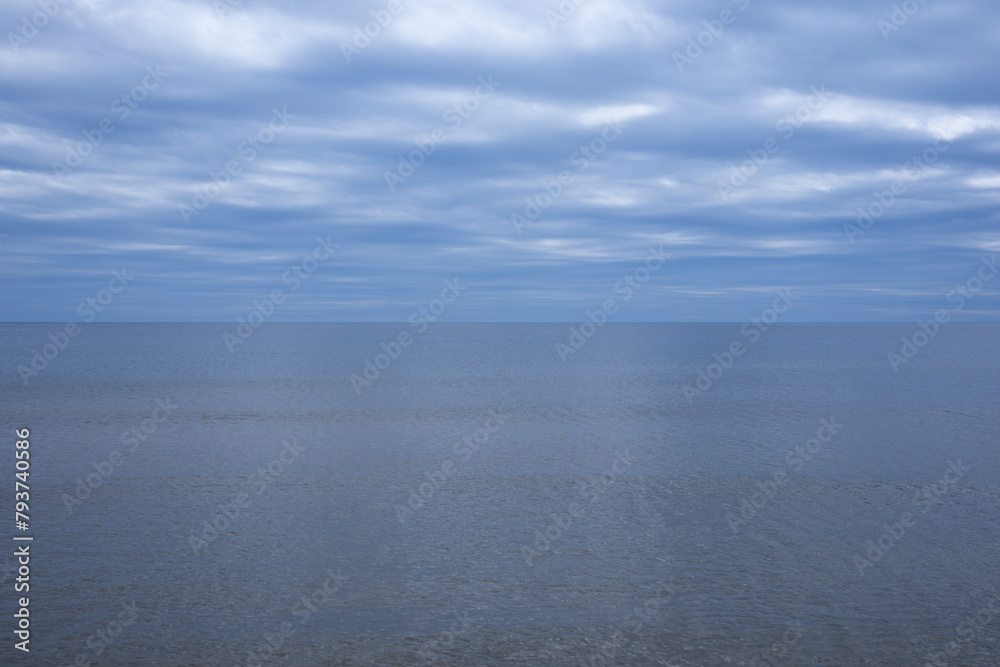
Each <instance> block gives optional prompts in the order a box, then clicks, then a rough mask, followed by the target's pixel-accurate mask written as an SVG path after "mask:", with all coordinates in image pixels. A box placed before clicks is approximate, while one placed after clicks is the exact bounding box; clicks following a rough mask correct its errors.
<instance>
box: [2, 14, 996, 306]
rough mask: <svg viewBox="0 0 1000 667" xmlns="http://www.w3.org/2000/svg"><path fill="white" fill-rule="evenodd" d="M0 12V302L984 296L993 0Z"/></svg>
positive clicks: (851, 302) (701, 302) (801, 302)
mask: <svg viewBox="0 0 1000 667" xmlns="http://www.w3.org/2000/svg"><path fill="white" fill-rule="evenodd" d="M0 28H3V36H4V37H3V43H2V44H0V100H2V102H0V103H2V112H0V146H2V149H0V187H2V195H0V280H2V282H3V284H4V285H5V287H6V289H4V290H3V291H2V294H0V320H2V321H51V322H69V321H77V320H81V318H82V317H83V315H84V314H85V315H86V317H87V318H91V319H95V320H96V321H106V322H116V321H152V322H160V321H221V322H232V321H235V320H237V319H238V318H239V317H246V316H247V314H248V313H249V312H251V311H252V310H255V309H256V310H259V311H260V312H263V313H264V314H265V315H266V316H267V318H268V319H270V320H272V321H309V322H313V321H315V322H351V321H359V322H367V321H405V320H407V318H408V317H409V316H410V315H411V313H413V312H414V311H415V310H416V309H419V308H420V307H428V306H429V304H433V303H434V302H435V300H436V299H440V298H441V296H442V293H443V292H446V291H447V290H449V289H450V288H449V287H448V286H447V284H446V282H445V281H451V282H450V284H451V285H457V286H458V288H457V289H455V290H453V292H448V293H447V294H448V299H450V300H451V302H450V303H448V304H447V305H446V307H445V308H444V310H443V312H442V313H441V314H440V315H439V319H440V320H442V321H505V322H506V321H567V322H573V321H582V320H583V319H584V318H585V317H586V313H587V312H588V311H591V312H593V311H594V309H597V308H601V307H602V304H604V303H606V302H607V301H608V300H609V299H610V300H613V301H614V303H615V306H616V309H615V312H614V313H613V314H612V315H611V316H610V319H611V320H612V321H622V322H627V321H655V322H690V321H733V322H739V321H745V320H747V319H748V318H750V317H752V316H755V315H759V314H760V312H761V310H762V309H763V308H766V307H767V306H769V305H770V304H771V303H772V302H773V301H774V299H775V298H776V297H775V294H776V291H777V290H779V289H790V290H791V291H792V292H791V293H793V294H795V295H796V299H795V301H794V307H792V308H791V309H789V310H788V312H787V313H786V314H783V315H782V317H783V319H785V320H787V321H799V322H813V321H861V322H869V321H872V322H874V321H898V322H908V321H912V322H915V321H917V320H918V319H926V318H927V317H929V316H930V315H931V314H932V313H934V312H935V311H936V310H939V309H942V308H944V309H949V308H954V307H955V306H954V301H949V300H948V296H949V293H951V292H952V290H955V289H956V286H965V288H966V289H967V290H968V289H970V288H978V289H976V290H975V291H973V292H971V293H970V294H971V295H972V296H974V297H975V298H969V299H965V301H966V303H965V304H964V306H963V308H962V309H961V311H962V312H961V313H957V314H956V318H955V319H957V320H960V321H970V322H974V321H997V320H998V315H1000V303H998V300H997V287H998V286H1000V280H998V281H996V282H990V281H989V280H988V279H987V280H983V281H982V282H976V281H977V280H978V279H976V278H975V277H976V276H977V274H978V275H980V276H984V275H987V274H989V273H990V270H986V271H985V272H984V271H981V270H980V267H984V266H987V264H988V263H989V262H990V261H991V258H993V257H994V255H995V254H997V253H1000V224H998V223H1000V212H998V211H1000V208H998V203H1000V161H998V157H1000V80H998V77H997V74H996V65H997V63H998V62H1000V7H998V6H997V5H996V4H995V2H992V0H982V1H980V2H969V1H963V0H955V1H952V0H949V1H948V2H945V0H925V2H923V3H922V4H921V2H920V1H919V0H907V2H903V3H895V4H893V3H891V2H884V3H881V2H870V1H865V2H860V1H858V2H852V1H845V2H816V3H802V2H797V1H796V2H792V1H791V0H777V1H774V2H767V3H765V2H762V1H760V0H736V1H732V0H719V1H716V2H694V1H687V0H678V1H664V2H644V1H641V0H615V1H604V0H576V1H575V2H574V0H563V2H562V3H560V2H557V1H556V0H548V1H546V0H530V1H529V0H525V1H521V0H505V1H504V2H476V3H445V2H439V1H437V0H370V1H365V2H355V1H351V0H348V1H342V2H336V3H329V2H319V1H316V2H308V1H305V2H299V1H296V2H292V1H291V0H287V1H280V0H260V1H256V0H216V1H215V2H214V4H213V2H212V1H210V0H197V1H173V0H162V1H156V0H150V1H147V2H134V1H127V2H126V1H124V0H35V1H24V2H22V1H19V0H18V1H11V0H8V1H7V2H4V3H3V5H2V7H0ZM984 258H985V259H984ZM116 272H117V273H116ZM994 273H995V271H994ZM116 276H117V277H116ZM970 280H972V281H973V282H972V283H970V282H969V281H970ZM456 281H457V282H456ZM626 297H628V298H626ZM88 299H90V300H92V301H88ZM95 303H96V305H95ZM442 303H443V302H442Z"/></svg>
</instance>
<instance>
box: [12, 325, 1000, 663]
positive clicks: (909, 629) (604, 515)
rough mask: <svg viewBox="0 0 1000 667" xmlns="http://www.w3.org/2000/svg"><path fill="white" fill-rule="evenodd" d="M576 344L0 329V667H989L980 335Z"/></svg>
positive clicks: (310, 328)
mask: <svg viewBox="0 0 1000 667" xmlns="http://www.w3.org/2000/svg"><path fill="white" fill-rule="evenodd" d="M568 326H569V325H566V324H453V325H444V324H442V325H437V326H434V325H432V326H430V327H428V328H427V330H426V331H425V332H424V333H419V332H418V331H417V329H416V328H414V327H410V326H409V325H407V324H367V325H361V324H358V325H321V324H304V325H300V324H273V323H268V324H265V325H264V326H262V327H261V328H260V329H258V330H255V331H254V333H253V335H252V336H251V337H250V338H248V339H247V340H246V341H245V342H243V343H242V344H240V345H237V346H236V347H235V350H234V352H232V353H231V352H230V351H229V349H227V346H226V345H225V343H224V342H223V338H222V335H223V333H224V332H227V331H228V332H232V331H234V329H235V326H234V325H222V324H219V325H213V324H204V325H198V324H195V325H191V324H184V325H181V324H103V325H98V324H91V325H83V326H82V330H81V333H80V335H79V336H77V337H75V338H73V339H72V340H71V341H69V344H68V345H67V347H66V349H64V350H61V351H60V352H59V353H58V356H56V357H55V358H54V359H52V360H51V361H49V362H48V365H47V366H46V367H45V368H44V369H42V370H41V371H40V372H38V374H37V375H33V376H30V377H29V378H28V381H27V384H26V383H25V382H24V381H23V380H22V377H21V376H20V375H19V373H18V370H17V368H18V366H19V365H30V363H31V359H32V350H33V349H37V350H39V351H41V350H42V347H43V346H44V345H45V344H46V343H47V342H48V340H49V339H48V335H49V334H50V333H55V332H58V331H60V330H61V329H62V325H60V324H55V323H48V324H2V325H0V368H2V372H3V377H4V379H3V381H2V383H0V388H2V410H0V422H2V429H0V433H3V434H4V439H3V441H4V442H3V443H0V462H2V463H0V465H2V466H3V467H2V470H3V471H6V472H3V475H4V476H5V477H6V478H7V479H8V480H12V479H13V472H14V455H13V452H14V439H15V438H14V429H15V428H25V427H26V428H29V429H30V430H31V438H30V440H31V443H32V444H31V453H32V458H31V466H32V467H31V471H32V474H31V487H32V490H31V493H32V502H31V530H30V531H29V534H31V535H32V536H33V537H34V541H33V543H32V553H33V559H32V564H31V568H32V570H31V598H32V602H31V610H32V611H31V614H32V616H31V620H32V625H31V629H32V643H31V647H32V651H31V654H30V656H24V655H23V654H20V652H16V651H14V650H12V649H11V648H10V647H9V646H4V647H3V648H2V649H0V651H2V652H0V662H3V661H6V663H7V664H32V665H33V664H37V665H68V664H72V663H73V662H74V660H77V661H78V664H85V663H86V661H87V660H89V661H91V663H92V664H94V665H234V664H240V665H243V664H275V665H279V664H284V665H412V664H418V665H419V664H437V665H561V664H566V665H570V664H572V665H579V664H588V665H589V664H603V665H611V664H620V665H741V664H742V665H752V664H770V663H774V664H788V665H802V664H830V665H862V664H872V665H923V664H925V663H926V662H927V661H928V660H929V659H930V658H929V656H931V655H932V654H935V653H939V652H941V651H944V650H945V648H946V647H947V646H948V644H949V642H956V643H955V644H954V645H953V646H952V650H953V657H952V658H950V660H951V664H961V665H997V664H1000V641H998V637H1000V597H997V595H998V594H1000V559H998V558H997V547H998V544H1000V540H998V534H1000V533H998V528H1000V525H998V523H1000V475H998V471H1000V447H998V441H1000V411H998V408H997V406H998V398H1000V389H998V378H1000V375H998V370H1000V326H998V325H963V324H957V323H950V324H947V325H945V326H944V327H942V328H941V330H940V331H939V332H938V333H937V335H936V336H935V337H934V338H932V339H931V340H930V341H929V342H928V343H927V344H926V345H925V346H924V347H922V348H920V349H919V351H918V352H917V354H916V355H914V356H913V358H912V359H910V360H909V361H908V362H907V363H905V364H903V365H902V366H901V367H900V368H899V371H898V372H896V371H894V370H893V368H892V367H891V366H890V364H889V362H888V360H887V353H889V352H893V351H895V352H898V351H899V348H900V345H901V341H900V337H901V336H912V334H913V332H914V330H915V326H914V325H805V324H803V325H796V324H783V325H776V326H773V327H771V328H770V329H769V330H768V331H766V332H763V333H762V335H761V336H760V338H759V340H757V341H755V342H751V341H750V340H749V339H748V338H747V337H746V336H744V335H743V334H742V333H741V327H740V325H739V324H710V325H706V324H688V325H669V324H608V325H605V326H604V327H602V328H601V329H599V330H598V331H597V332H596V333H595V334H594V336H593V337H592V338H590V339H587V341H586V343H585V344H584V345H583V346H582V347H581V348H580V349H579V350H578V351H576V352H574V353H572V354H569V355H568V356H567V357H566V359H565V362H564V361H563V360H561V359H560V357H559V355H558V354H557V352H556V348H555V343H556V342H557V341H564V342H565V341H566V340H567V339H568V337H569V329H568ZM400 331H407V332H408V333H410V334H411V335H412V337H413V343H412V344H411V345H410V346H408V347H405V348H401V349H400V350H399V353H398V356H397V358H395V359H391V358H389V357H381V358H379V359H376V355H378V354H379V353H380V352H381V349H380V345H381V344H382V343H389V342H390V341H393V340H396V339H397V336H398V334H399V332H400ZM734 341H741V342H743V343H745V344H746V348H747V351H746V352H745V354H743V355H742V356H740V357H738V358H734V359H733V361H732V364H731V366H730V367H729V368H725V369H722V368H721V367H720V368H718V369H709V365H710V364H712V363H714V359H713V354H719V355H720V356H722V357H723V360H724V361H726V359H725V355H724V354H723V353H724V352H725V351H726V350H727V349H729V347H730V345H731V343H732V342H734ZM52 351H53V350H52V349H50V350H49V352H50V353H51V352H52ZM366 359H367V360H371V361H372V362H373V363H376V362H378V363H380V364H382V365H385V363H386V362H388V365H387V366H386V367H385V368H384V369H382V370H381V371H379V375H378V377H374V371H373V370H370V371H369V376H370V377H374V379H373V380H370V381H369V384H367V385H358V389H359V391H356V390H355V387H354V386H352V382H351V376H352V375H357V376H359V377H363V374H364V369H365V363H366ZM699 369H701V370H702V371H704V372H706V373H709V372H710V373H711V374H713V375H716V376H717V377H716V378H715V379H714V380H713V381H712V383H711V386H709V387H707V389H706V390H704V391H702V392H701V393H699V394H693V393H692V392H690V391H688V392H687V396H686V395H685V390H684V387H685V385H687V386H689V387H693V388H695V389H697V385H696V381H697V380H698V377H699V375H698V371H699ZM718 371H721V373H719V372H718ZM706 377H707V376H706ZM356 382H357V381H356ZM705 384H706V381H705V380H702V387H705ZM689 399H690V400H689ZM157 401H163V402H164V403H161V405H167V406H176V407H170V409H169V412H168V411H166V410H164V409H163V408H162V407H161V408H160V410H159V411H157V405H158V403H157ZM154 417H158V418H160V421H158V422H157V421H156V420H155V419H154ZM821 420H826V423H827V424H828V425H829V424H833V425H834V427H833V428H832V429H831V428H829V427H824V429H822V430H821V429H820V427H821V425H822V422H821ZM144 422H145V426H146V428H147V432H145V433H144V432H143V430H142V429H143V424H144ZM130 429H137V430H138V433H139V434H141V435H142V436H143V439H142V440H140V439H139V438H138V437H137V436H136V435H135V434H133V435H131V436H125V437H124V442H123V434H125V433H126V432H127V431H129V430H130ZM817 432H819V434H820V435H821V436H822V440H823V441H821V440H820V439H817ZM466 436H468V438H469V439H470V440H469V441H467V442H466V443H465V444H463V442H462V441H463V438H465V437H466ZM476 438H478V440H479V442H478V443H477V442H476ZM810 440H812V443H810V442H809V441H810ZM469 442H471V443H472V444H471V445H470V444H469ZM4 443H6V444H4ZM286 443H292V446H291V447H289V445H288V444H286ZM472 445H475V446H474V447H473V446H472ZM796 448H800V450H799V451H798V452H796ZM802 448H804V449H802ZM810 450H811V452H812V453H810ZM789 452H791V453H789ZM803 452H804V453H803ZM116 453H117V456H116ZM112 457H114V458H113V460H114V461H115V464H114V465H111V464H110V463H108V461H110V460H112ZM807 457H808V458H807ZM282 459H284V460H283V461H282ZM95 465H96V468H95ZM269 467H270V470H268V468H269ZM949 467H951V472H949ZM101 469H103V470H104V471H105V472H106V473H107V472H108V471H109V470H110V474H107V475H104V476H102V475H101V473H100V472H95V470H101ZM262 470H263V474H262V473H261V471H262ZM956 470H957V472H956ZM602 474H603V477H602ZM88 476H89V477H90V480H91V482H92V484H91V486H87V479H88ZM779 480H780V482H781V484H780V486H779V485H778V484H777V481H779ZM935 485H936V486H935ZM0 489H2V491H0V502H3V503H4V505H5V506H7V507H10V508H12V507H13V501H14V499H13V496H12V491H13V481H10V483H9V484H8V483H7V482H5V483H3V485H0ZM768 491H769V492H770V493H769V494H768V493H767V492H768ZM240 494H244V495H242V496H241V495H240ZM920 494H924V495H920ZM77 501H78V502H77ZM741 506H742V508H743V509H742V513H741ZM227 511H228V513H229V516H228V517H227V516H225V514H226V512H227ZM553 515H555V517H553ZM905 516H909V517H910V518H909V519H908V520H906V525H902V521H903V517H905ZM206 521H209V522H211V521H215V522H216V524H217V526H216V527H206V526H205V522H206ZM894 524H898V525H895V527H894ZM887 525H888V526H889V528H888V529H887V528H886V526H887ZM901 529H902V532H900V530H901ZM8 530H9V534H10V535H13V534H15V533H16V531H15V530H14V526H13V525H12V524H11V525H10V527H9V528H8ZM887 530H888V531H890V532H889V533H888V534H887V532H886V531H887ZM546 533H548V537H544V535H545V534H546ZM893 533H894V534H895V536H893ZM887 535H888V536H887ZM193 538H194V539H193ZM880 539H881V542H882V546H883V547H885V548H884V549H881V550H879V549H878V542H879V540H880ZM198 540H203V542H199V541H198ZM869 540H870V541H871V544H869ZM11 544H13V542H11ZM872 547H874V548H875V549H876V550H875V551H870V550H871V548H872ZM866 553H867V554H868V555H866ZM11 564H12V559H11V557H8V560H7V562H6V563H5V564H4V565H5V569H6V571H5V572H4V574H3V575H0V577H3V578H5V579H6V581H5V582H4V584H3V588H2V590H4V591H5V593H4V595H3V598H2V602H0V604H2V605H3V610H4V614H3V615H4V617H5V618H7V619H8V620H7V621H5V622H4V623H7V624H8V625H9V626H10V627H5V628H3V633H4V636H6V637H7V640H6V641H8V642H10V643H12V640H11V636H12V633H11V632H10V630H12V629H13V622H12V619H11V616H10V614H11V613H13V610H14V598H15V594H14V593H13V591H12V588H11V586H12V582H11V578H10V566H11ZM303 597H306V599H307V600H308V601H309V604H308V605H306V604H305V603H303V602H302V598H303ZM123 605H130V606H123ZM991 606H992V608H993V609H994V610H995V612H994V611H990V608H991ZM129 609H133V610H134V611H133V612H129V611H128V610H129ZM977 614H978V617H977ZM977 618H978V620H977ZM970 619H971V620H970ZM282 624H285V625H284V627H283V625H282ZM616 633H617V634H616ZM268 641H270V642H271V644H272V647H271V648H266V647H267V646H268V644H267V642H268ZM98 651H100V653H99V655H98ZM81 656H82V657H81Z"/></svg>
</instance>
